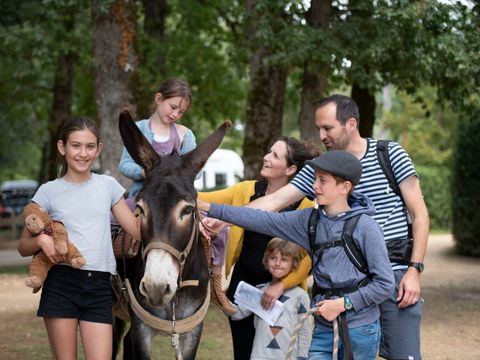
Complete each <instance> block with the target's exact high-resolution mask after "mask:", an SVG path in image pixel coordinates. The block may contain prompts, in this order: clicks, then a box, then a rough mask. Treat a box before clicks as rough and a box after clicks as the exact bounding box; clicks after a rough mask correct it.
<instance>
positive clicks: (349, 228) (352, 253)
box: [308, 209, 370, 277]
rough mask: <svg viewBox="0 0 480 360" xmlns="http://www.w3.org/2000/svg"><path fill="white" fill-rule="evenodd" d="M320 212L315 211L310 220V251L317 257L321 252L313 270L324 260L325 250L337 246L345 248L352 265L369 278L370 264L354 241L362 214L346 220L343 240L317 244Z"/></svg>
mask: <svg viewBox="0 0 480 360" xmlns="http://www.w3.org/2000/svg"><path fill="white" fill-rule="evenodd" d="M318 211H319V210H317V209H313V211H312V212H311V214H310V217H309V219H308V241H309V242H310V249H311V250H312V255H313V256H314V257H315V255H316V254H317V253H318V252H320V254H319V255H318V256H317V259H316V261H315V265H313V266H312V269H314V268H315V266H316V265H317V264H318V262H319V261H320V259H321V258H322V254H323V250H324V249H327V248H330V247H335V246H343V249H344V250H345V253H346V254H347V256H348V258H349V259H350V261H351V262H352V264H353V265H354V266H355V267H356V268H357V269H358V271H360V272H362V273H364V274H366V275H367V277H369V275H370V274H369V272H368V264H367V261H366V260H365V256H364V255H363V253H362V250H361V249H360V248H359V247H358V245H357V243H356V242H355V240H353V232H354V231H355V228H356V227H357V224H358V220H360V217H361V216H362V214H358V215H355V216H352V217H351V218H348V219H347V220H345V223H344V225H343V229H342V237H341V240H334V241H329V242H327V243H323V244H315V236H316V233H317V224H318V221H319V218H320V217H319V214H318Z"/></svg>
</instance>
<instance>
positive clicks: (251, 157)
mask: <svg viewBox="0 0 480 360" xmlns="http://www.w3.org/2000/svg"><path fill="white" fill-rule="evenodd" d="M246 6H247V11H250V12H253V11H254V7H255V1H247V2H246ZM253 24H254V22H252V23H251V24H250V25H249V27H248V29H247V41H250V43H253V41H252V40H253V38H254V37H255V31H256V29H255V27H254V25H253ZM269 55H270V49H268V48H266V47H263V46H260V47H259V48H257V49H256V50H254V53H253V55H252V57H251V59H250V69H249V73H250V84H249V89H248V94H247V108H246V114H245V138H244V141H243V162H244V164H245V170H244V177H245V179H258V178H259V172H260V169H261V167H262V164H263V156H264V154H265V152H266V151H267V149H268V147H269V146H270V145H271V144H272V141H273V140H275V138H277V137H279V136H280V135H281V134H282V117H283V108H284V104H285V85H286V78H287V70H286V68H285V67H284V66H283V65H275V64H267V63H266V62H265V59H266V58H267V57H268V56H269Z"/></svg>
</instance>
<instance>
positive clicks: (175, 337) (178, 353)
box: [172, 299, 183, 360]
mask: <svg viewBox="0 0 480 360" xmlns="http://www.w3.org/2000/svg"><path fill="white" fill-rule="evenodd" d="M175 300H176V299H173V301H172V347H173V348H174V349H175V358H176V359H177V360H183V357H182V352H181V351H180V335H179V334H178V333H177V331H176V330H175Z"/></svg>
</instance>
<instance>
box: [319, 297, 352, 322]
mask: <svg viewBox="0 0 480 360" xmlns="http://www.w3.org/2000/svg"><path fill="white" fill-rule="evenodd" d="M315 306H316V307H319V309H318V310H317V312H315V314H316V315H318V316H321V317H323V318H324V319H325V320H327V321H333V320H335V319H336V318H337V317H338V315H340V314H341V313H342V312H344V311H345V307H344V305H343V297H341V298H338V299H335V300H322V301H319V302H318V303H316V304H315Z"/></svg>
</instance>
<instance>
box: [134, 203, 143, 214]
mask: <svg viewBox="0 0 480 360" xmlns="http://www.w3.org/2000/svg"><path fill="white" fill-rule="evenodd" d="M134 213H138V214H140V215H141V216H143V215H145V211H144V210H143V207H141V206H140V205H138V204H137V207H136V208H135V212H134Z"/></svg>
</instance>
